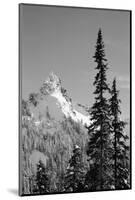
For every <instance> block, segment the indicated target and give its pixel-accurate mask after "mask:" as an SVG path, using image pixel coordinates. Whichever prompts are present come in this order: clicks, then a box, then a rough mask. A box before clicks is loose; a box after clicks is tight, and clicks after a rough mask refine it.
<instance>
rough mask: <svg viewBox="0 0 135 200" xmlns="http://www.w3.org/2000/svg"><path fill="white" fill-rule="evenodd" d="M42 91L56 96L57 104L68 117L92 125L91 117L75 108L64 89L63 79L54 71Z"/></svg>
mask: <svg viewBox="0 0 135 200" xmlns="http://www.w3.org/2000/svg"><path fill="white" fill-rule="evenodd" d="M41 93H42V94H44V95H50V96H52V97H54V98H56V99H57V105H58V106H59V107H60V108H61V110H62V112H63V114H64V115H65V116H66V117H71V118H72V119H73V120H74V121H75V122H81V123H82V124H83V125H86V126H88V125H90V119H89V117H88V116H85V115H83V114H82V113H80V112H78V111H77V110H75V109H74V108H73V105H72V102H71V99H70V98H69V97H68V96H67V94H66V93H65V92H63V90H62V86H61V80H60V79H59V78H58V77H57V76H56V75H55V74H54V73H51V74H50V75H49V77H48V78H47V80H46V81H45V82H44V84H43V86H42V88H41Z"/></svg>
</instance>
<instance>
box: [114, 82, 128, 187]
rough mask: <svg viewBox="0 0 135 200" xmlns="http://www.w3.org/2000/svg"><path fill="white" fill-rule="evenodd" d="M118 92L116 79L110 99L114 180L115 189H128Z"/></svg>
mask: <svg viewBox="0 0 135 200" xmlns="http://www.w3.org/2000/svg"><path fill="white" fill-rule="evenodd" d="M118 95H119V91H118V90H117V89H116V79H114V80H113V84H112V89H111V98H110V111H111V115H112V127H113V136H114V143H113V144H114V157H113V158H114V178H115V179H114V180H115V189H126V188H129V183H128V179H129V167H128V163H129V161H128V160H129V157H128V154H129V152H128V151H129V147H128V145H127V140H128V136H127V135H125V134H124V128H125V126H126V123H125V122H124V121H122V120H121V119H120V114H121V111H120V103H121V101H120V99H119V98H118Z"/></svg>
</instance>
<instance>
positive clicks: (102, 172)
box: [86, 29, 112, 190]
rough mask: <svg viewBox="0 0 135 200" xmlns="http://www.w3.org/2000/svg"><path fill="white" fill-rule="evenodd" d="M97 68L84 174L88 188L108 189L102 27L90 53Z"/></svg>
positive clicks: (109, 150)
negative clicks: (92, 53) (88, 168)
mask: <svg viewBox="0 0 135 200" xmlns="http://www.w3.org/2000/svg"><path fill="white" fill-rule="evenodd" d="M93 58H94V61H95V62H96V63H97V66H96V68H95V69H96V70H98V72H97V74H96V76H95V81H94V83H93V85H94V86H95V87H96V89H95V91H94V94H95V103H94V104H93V106H92V108H91V110H90V116H91V121H92V122H93V123H92V124H91V125H90V126H89V127H88V134H89V142H88V150H87V155H88V157H89V165H90V170H89V171H88V173H87V175H86V182H87V184H88V188H89V189H90V190H102V189H110V188H111V185H112V177H111V167H112V163H111V156H112V146H111V139H110V132H111V131H110V130H111V125H110V124H111V123H110V115H109V102H108V99H107V98H106V97H107V94H108V91H109V86H108V84H107V78H106V71H107V69H108V67H107V63H106V62H107V59H106V58H105V50H104V42H103V38H102V32H101V29H99V32H98V38H97V43H96V51H95V55H94V56H93Z"/></svg>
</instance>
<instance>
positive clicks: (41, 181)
mask: <svg viewBox="0 0 135 200" xmlns="http://www.w3.org/2000/svg"><path fill="white" fill-rule="evenodd" d="M49 186H50V181H49V177H48V175H47V173H46V169H45V166H44V164H43V162H42V161H41V160H40V161H39V163H38V164H37V174H36V181H35V187H34V193H39V194H45V193H49Z"/></svg>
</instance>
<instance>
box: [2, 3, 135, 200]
mask: <svg viewBox="0 0 135 200" xmlns="http://www.w3.org/2000/svg"><path fill="white" fill-rule="evenodd" d="M18 3H38V4H50V5H68V6H79V7H95V8H111V9H113V8H115V9H129V10H132V11H133V40H132V42H133V53H132V54H133V55H134V42H135V38H134V11H135V5H134V0H128V1H123V0H119V1H118V0H110V1H108V0H100V1H96V0H91V1H90V0H87V1H86V0H63V1H62V0H57V1H56V0H51V1H49V0H44V1H43V0H42V1H41V0H33V1H32V0H29V1H19V0H3V1H1V4H0V106H1V109H0V122H1V124H0V199H2V200H4V199H10V200H12V199H18V198H19V197H18V196H17V195H16V194H15V193H16V192H15V191H16V190H17V188H18ZM132 65H133V66H132V74H135V68H134V59H133V63H132ZM133 78H134V76H133ZM132 88H133V91H135V81H134V80H133V86H132ZM132 96H133V102H134V100H135V98H134V97H135V95H134V93H133V94H132ZM132 109H133V110H135V104H133V108H132ZM134 121H135V117H134V113H133V122H134ZM133 125H134V123H133ZM132 133H133V134H132V142H133V143H132V147H133V151H132V155H133V162H132V163H133V167H132V168H133V173H132V175H133V190H130V191H117V192H116V191H115V192H96V193H83V194H81V193H79V194H66V195H65V194H62V195H49V196H38V197H33V196H31V197H26V198H31V199H33V198H38V199H39V200H40V199H43V198H47V199H48V200H49V199H59V200H62V199H63V198H64V199H65V200H67V199H71V200H72V199H78V198H79V199H84V198H85V199H89V198H91V199H93V198H94V199H100V200H102V199H103V200H106V199H107V200H108V199H110V200H111V199H112V200H114V199H115V200H117V199H120V198H121V199H122V200H127V199H134V198H133V196H134V194H135V193H134V191H135V181H134V176H135V158H134V155H135V147H134V146H135V145H133V144H135V137H134V126H133V131H132Z"/></svg>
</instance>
